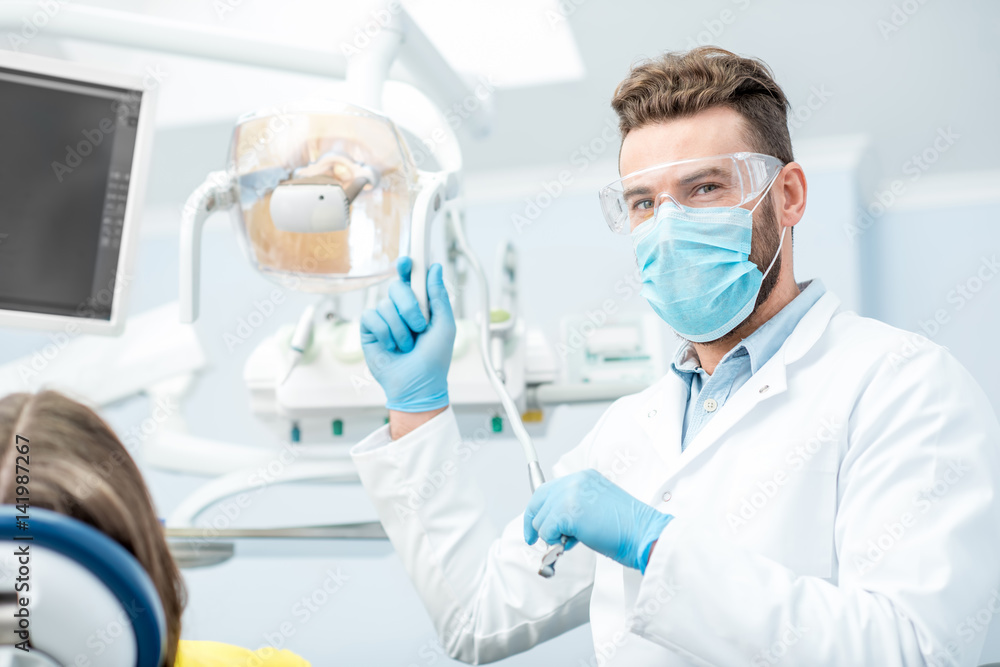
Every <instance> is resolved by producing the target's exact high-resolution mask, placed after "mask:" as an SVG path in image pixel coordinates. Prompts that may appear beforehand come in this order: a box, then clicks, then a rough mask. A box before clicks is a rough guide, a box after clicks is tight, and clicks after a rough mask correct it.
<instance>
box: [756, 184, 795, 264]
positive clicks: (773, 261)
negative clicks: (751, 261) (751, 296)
mask: <svg viewBox="0 0 1000 667" xmlns="http://www.w3.org/2000/svg"><path fill="white" fill-rule="evenodd" d="M782 169H784V167H782ZM780 173H781V169H779V170H778V172H777V173H776V174H775V175H774V176H772V177H771V182H770V183H768V184H767V187H766V188H764V192H762V193H761V195H760V198H759V199H758V200H757V203H756V204H754V205H753V208H752V209H750V216H751V220H752V219H753V212H754V211H756V210H757V207H758V206H760V203H761V202H762V201H764V197H766V196H767V193H768V192H770V191H771V186H772V185H774V182H775V181H776V180H778V174H780ZM786 229H788V227H783V228H782V229H781V240H780V241H778V249H777V250H776V251H775V252H774V257H772V258H771V263H770V264H768V265H767V270H766V271H764V275H763V276H761V278H760V279H761V280H764V278H767V274H769V273H770V272H771V268H772V267H773V266H774V263H775V262H776V261H778V256H779V255H780V254H781V246H783V245H784V244H785V230H786Z"/></svg>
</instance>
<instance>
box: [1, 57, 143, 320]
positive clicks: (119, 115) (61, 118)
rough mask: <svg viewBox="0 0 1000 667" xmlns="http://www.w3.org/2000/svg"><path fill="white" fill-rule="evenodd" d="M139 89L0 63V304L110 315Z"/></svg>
mask: <svg viewBox="0 0 1000 667" xmlns="http://www.w3.org/2000/svg"><path fill="white" fill-rule="evenodd" d="M142 95H143V93H142V90H141V89H138V90H130V89H127V88H118V87H113V86H107V85H101V84H97V83H93V82H88V81H83V80H79V79H69V78H60V77H56V76H50V75H45V74H41V73H37V72H30V71H26V70H22V69H12V68H7V67H4V66H2V64H0V310H4V311H21V312H25V313H33V314H38V315H55V316H66V317H71V318H78V319H82V320H104V321H108V320H110V319H111V316H112V306H113V303H114V299H115V294H116V280H120V278H116V276H118V267H119V255H120V253H121V252H123V250H122V232H123V228H124V225H125V212H126V204H127V202H128V197H129V187H130V182H129V181H130V175H131V174H132V166H133V165H132V163H133V155H134V153H135V148H136V142H137V127H138V121H139V110H140V107H141V104H142ZM46 328H48V327H46Z"/></svg>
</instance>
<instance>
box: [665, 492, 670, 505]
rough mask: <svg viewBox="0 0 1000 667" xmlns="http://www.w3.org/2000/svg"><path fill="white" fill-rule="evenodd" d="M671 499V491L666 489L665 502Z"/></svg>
mask: <svg viewBox="0 0 1000 667" xmlns="http://www.w3.org/2000/svg"><path fill="white" fill-rule="evenodd" d="M669 501H670V492H669V491H664V492H663V502H669Z"/></svg>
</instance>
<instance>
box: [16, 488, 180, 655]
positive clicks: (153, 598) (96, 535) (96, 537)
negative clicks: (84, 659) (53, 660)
mask: <svg viewBox="0 0 1000 667" xmlns="http://www.w3.org/2000/svg"><path fill="white" fill-rule="evenodd" d="M19 518H20V519H24V515H23V514H22V513H21V512H20V511H19V510H17V509H16V508H15V506H13V505H0V538H2V539H3V540H4V541H5V542H6V543H7V544H8V546H10V545H14V547H15V549H14V550H10V549H8V551H11V552H13V551H15V550H16V549H24V548H26V549H27V552H28V559H29V563H31V562H32V560H34V558H35V556H36V555H37V556H39V557H40V559H39V560H36V561H35V562H44V563H46V565H45V569H42V570H41V571H39V572H37V573H36V572H34V571H32V572H31V573H30V574H29V589H28V590H26V591H23V592H20V593H18V597H19V598H21V597H27V598H28V600H29V601H30V602H29V610H31V613H32V614H35V609H33V607H43V606H46V605H49V606H53V607H55V608H56V609H59V613H60V614H64V613H65V610H74V609H80V610H84V615H85V616H86V618H83V619H81V627H83V628H89V629H90V631H91V632H92V631H93V629H94V628H93V624H94V623H95V622H97V621H96V620H95V618H94V616H93V611H94V609H95V602H94V600H93V599H92V598H91V596H92V595H93V591H94V590H95V584H93V583H91V584H90V586H91V588H90V591H91V592H90V593H83V591H84V590H85V589H86V588H87V583H86V582H81V587H80V588H76V587H75V586H62V585H60V586H58V587H55V586H49V587H48V589H46V585H45V584H46V582H45V580H44V579H43V578H42V577H45V576H49V577H50V578H51V579H52V580H53V581H54V580H56V579H57V578H58V579H59V580H60V581H62V580H63V579H64V577H56V576H55V575H54V574H53V573H54V571H55V570H54V569H53V568H61V569H63V570H73V571H74V573H73V575H72V577H71V578H69V579H68V580H67V581H70V582H73V583H74V584H75V583H76V582H77V581H80V580H81V577H80V574H79V571H80V570H81V569H82V571H83V572H84V573H90V574H91V575H92V576H93V578H94V579H96V580H97V582H99V583H100V584H102V585H103V588H104V589H105V590H106V591H108V592H110V594H111V595H110V596H105V597H107V598H108V600H109V603H108V604H110V605H114V603H115V601H117V603H118V605H120V609H119V610H117V612H116V614H117V616H118V617H120V618H122V619H124V620H125V621H126V622H125V623H123V624H122V625H124V626H125V627H124V628H123V630H124V631H125V632H128V630H129V629H131V632H132V633H133V634H134V641H135V644H134V646H135V650H134V652H132V651H130V652H129V653H134V654H135V655H136V662H135V667H160V665H161V663H162V661H163V656H164V653H165V648H166V641H167V632H166V618H165V616H164V613H163V606H162V604H161V603H160V597H159V594H158V593H157V591H156V587H155V586H154V585H153V582H152V580H151V579H150V578H149V575H148V574H147V573H146V571H145V569H143V567H142V566H141V565H140V564H139V562H138V561H137V560H136V559H135V558H134V557H133V556H132V554H130V553H129V552H128V550H126V549H125V548H124V547H123V546H122V545H120V544H118V542H116V541H114V540H113V539H111V538H110V537H108V536H107V535H105V534H104V533H102V532H100V531H98V530H96V529H95V528H92V527H91V526H89V525H87V524H84V523H83V522H81V521H77V520H76V519H72V518H70V517H68V516H65V515H62V514H58V513H56V512H52V511H49V510H43V509H37V508H33V507H32V508H29V509H28V519H27V520H26V521H24V523H26V524H27V529H26V530H25V529H23V528H22V527H21V526H20V525H19V524H18V519H19ZM15 538H17V539H15ZM27 538H30V539H27ZM77 566H79V567H77ZM29 567H30V566H29ZM64 574H65V573H64ZM31 579H35V582H34V584H37V588H35V587H34V586H32V582H31ZM96 588H100V587H99V586H97V587H96ZM54 589H55V590H54ZM32 590H36V591H38V592H39V593H41V592H44V595H41V594H39V595H37V596H33V595H32ZM74 595H80V596H81V597H83V598H84V599H80V600H77V601H76V602H77V604H76V605H74V604H73V602H74V599H73V597H74ZM53 598H58V599H53ZM135 610H139V612H138V613H137V612H136V611H135ZM116 622H117V621H116ZM29 627H30V626H29ZM61 634H62V633H46V634H45V638H44V641H45V642H46V643H47V644H52V643H53V642H54V641H57V640H58V638H59V637H60V635H61ZM31 636H32V645H33V647H35V648H37V649H38V650H40V651H43V652H45V653H48V654H50V655H58V654H59V652H60V651H59V650H58V647H55V646H48V645H47V646H38V645H36V633H35V632H34V630H32V632H31ZM129 644H131V642H129ZM119 648H120V647H119ZM107 657H108V656H107V655H105V658H107Z"/></svg>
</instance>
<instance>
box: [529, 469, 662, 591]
mask: <svg viewBox="0 0 1000 667" xmlns="http://www.w3.org/2000/svg"><path fill="white" fill-rule="evenodd" d="M673 518H674V517H672V516H671V515H669V514H663V513H662V512H657V511H656V510H655V509H653V508H652V507H650V506H649V505H647V504H646V503H642V502H639V501H638V500H636V499H635V498H633V497H632V496H630V495H629V494H628V493H626V492H625V491H624V490H623V489H622V488H621V487H619V486H617V485H615V484H613V483H612V482H611V481H610V480H609V479H608V478H607V477H605V476H604V475H602V474H601V473H599V472H597V471H596V470H584V471H582V472H578V473H574V474H572V475H567V476H566V477H560V478H559V479H556V480H553V481H551V482H547V483H545V484H542V485H541V486H540V487H538V490H537V491H535V495H533V496H532V497H531V502H529V503H528V509H526V510H525V511H524V539H525V541H526V542H527V543H528V544H534V543H535V541H536V540H537V539H538V538H539V537H541V538H542V540H544V541H545V542H546V543H548V544H555V543H557V542H559V540H560V538H561V537H562V536H563V535H566V536H567V537H569V538H570V540H569V541H567V543H566V548H567V549H569V548H571V547H572V546H573V545H574V544H576V542H577V541H580V542H583V543H584V544H586V545H587V546H588V547H590V548H591V549H593V550H594V551H596V552H598V553H601V554H604V555H605V556H607V557H608V558H612V559H614V560H616V561H618V562H619V563H621V564H622V565H624V566H626V567H632V568H635V569H637V570H639V571H640V572H642V573H643V574H645V572H646V563H647V562H649V550H650V548H651V547H652V546H653V542H655V541H656V540H657V539H659V537H660V533H661V532H663V528H664V527H665V526H666V525H667V524H668V523H670V520H671V519H673Z"/></svg>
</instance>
